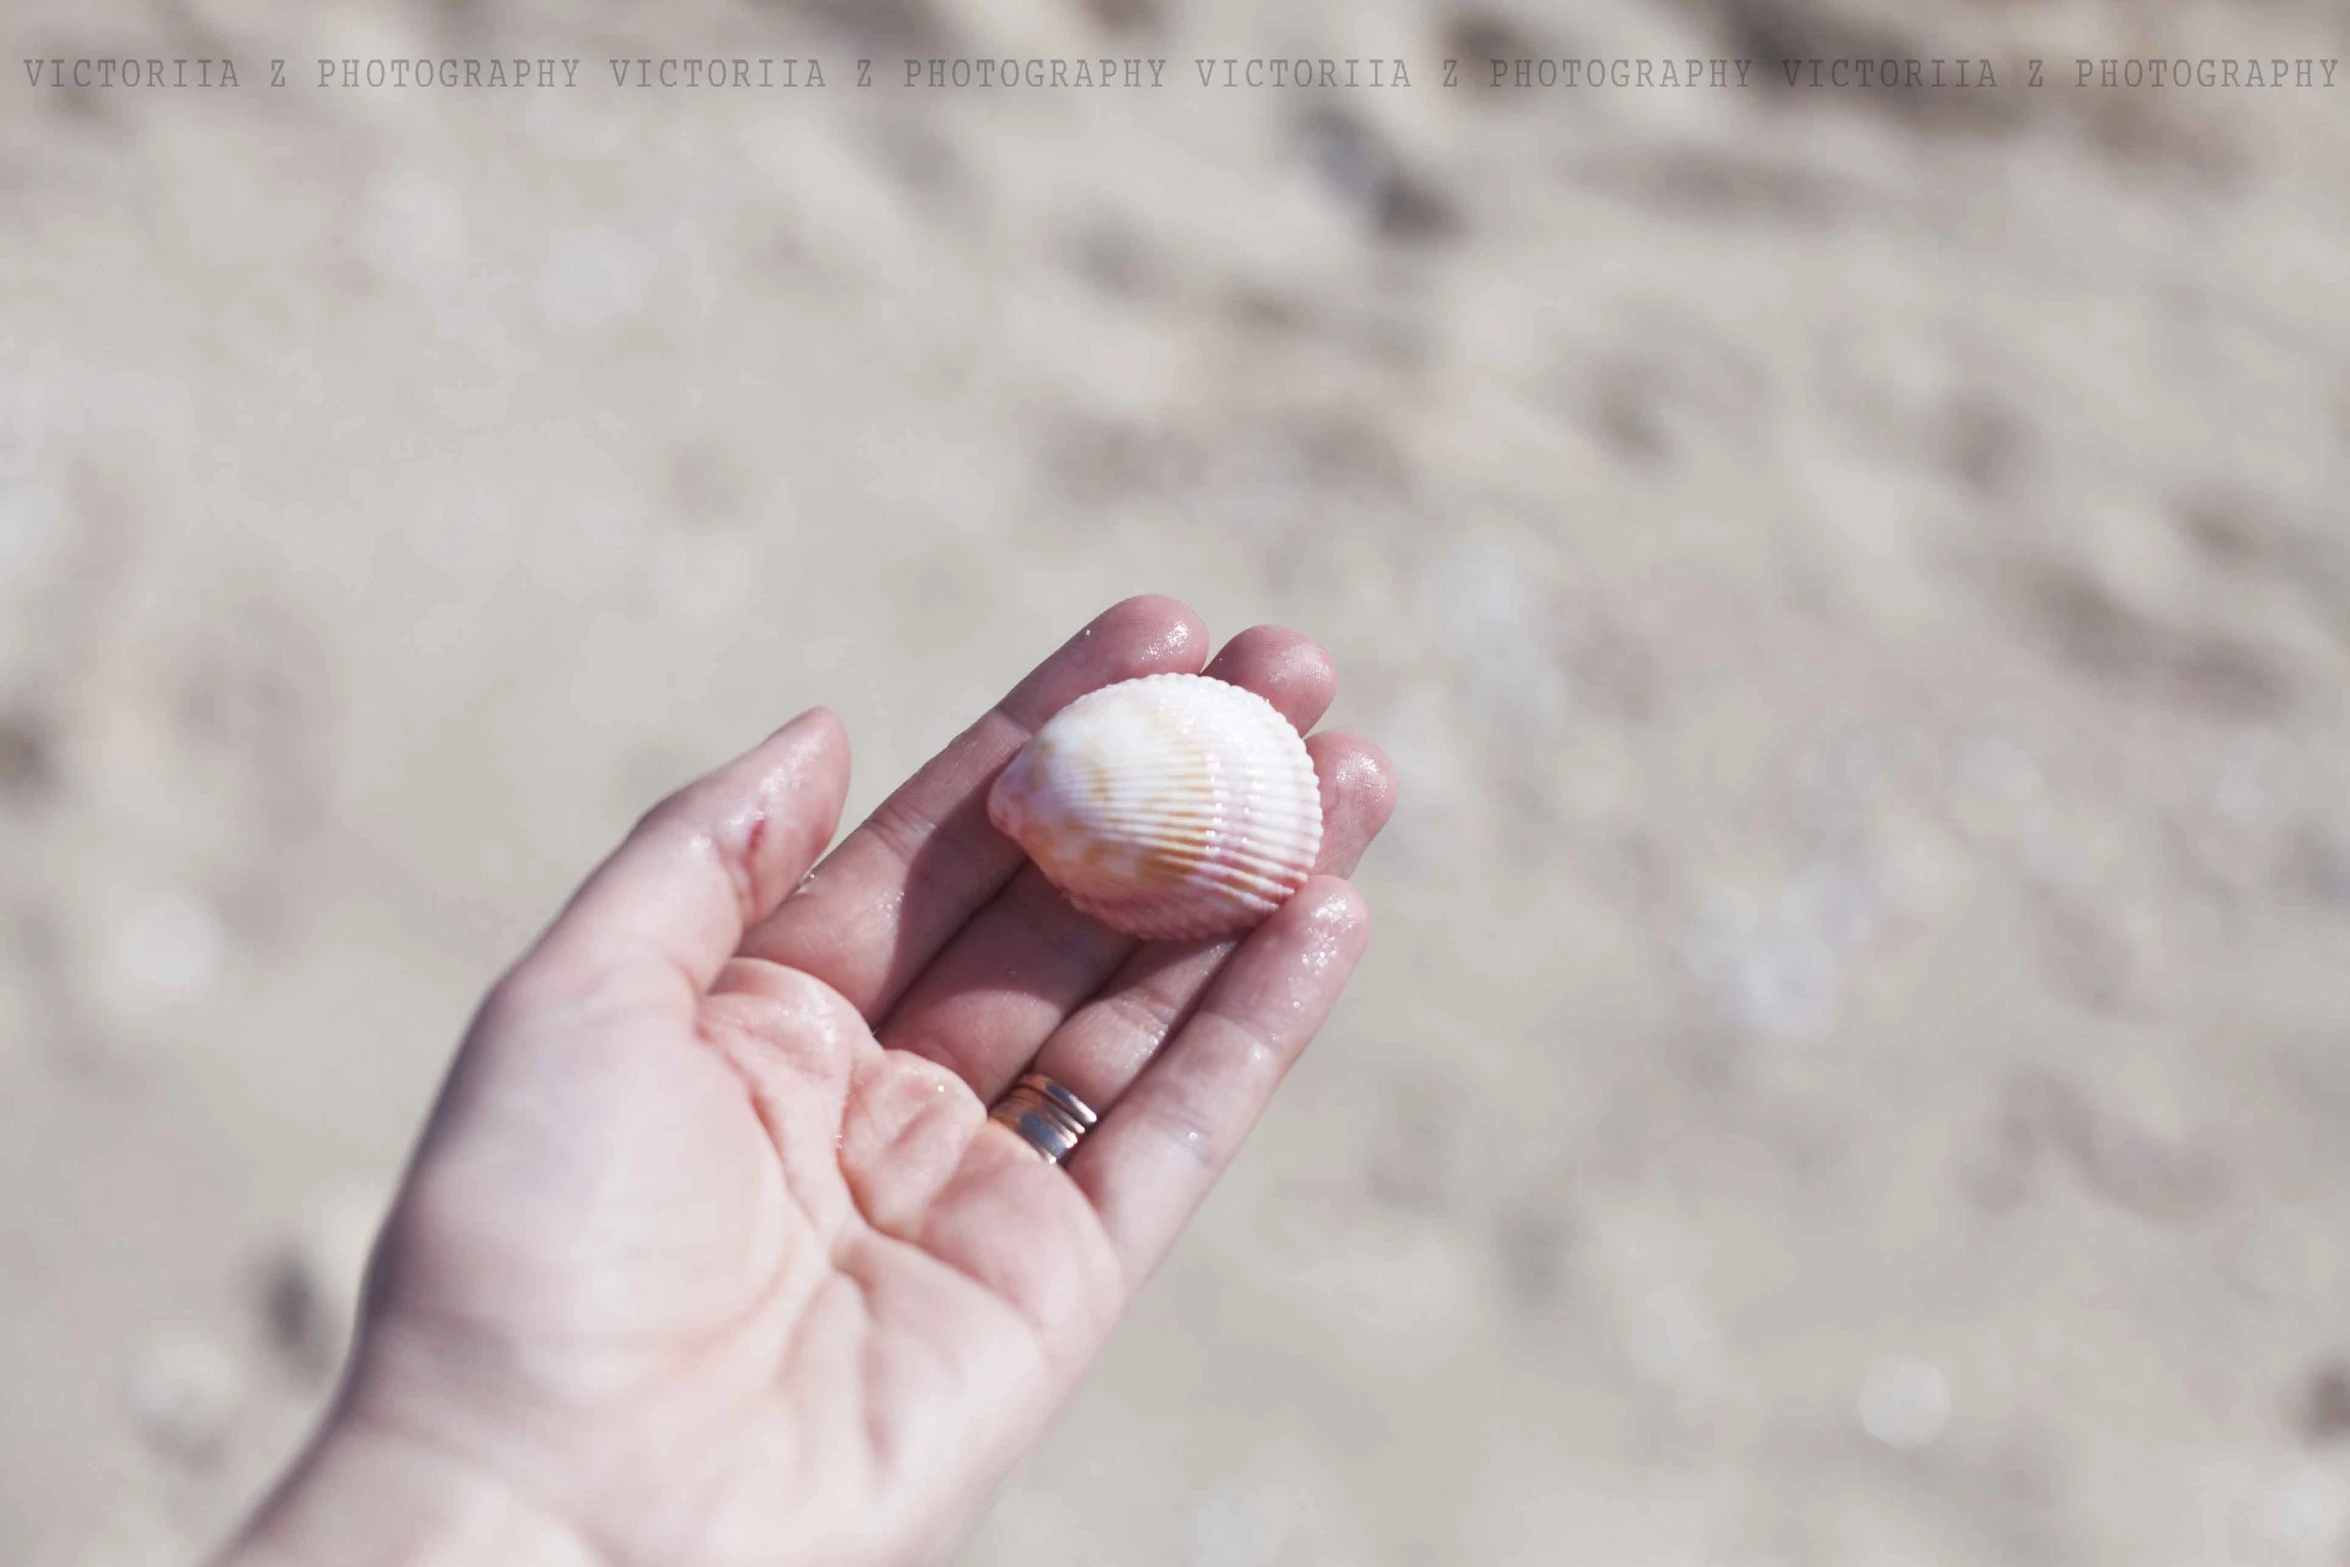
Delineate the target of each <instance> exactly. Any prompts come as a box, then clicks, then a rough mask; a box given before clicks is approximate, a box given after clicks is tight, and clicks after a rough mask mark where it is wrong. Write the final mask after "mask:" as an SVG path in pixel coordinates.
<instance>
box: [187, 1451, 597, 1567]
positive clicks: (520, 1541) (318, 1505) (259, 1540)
mask: <svg viewBox="0 0 2350 1567" xmlns="http://www.w3.org/2000/svg"><path fill="white" fill-rule="evenodd" d="M491 1564H498V1567H608V1564H607V1563H605V1562H604V1561H603V1560H602V1558H601V1557H599V1556H598V1555H597V1553H596V1552H595V1550H594V1549H593V1548H592V1547H590V1546H589V1545H588V1543H587V1541H586V1540H584V1539H583V1538H581V1536H580V1535H579V1534H578V1533H577V1532H576V1531H575V1530H573V1529H571V1528H570V1527H568V1526H567V1525H565V1524H564V1523H562V1522H561V1520H559V1519H557V1518H555V1517H554V1516H553V1515H552V1514H550V1513H548V1512H546V1511H545V1510H544V1509H541V1508H539V1507H537V1506H534V1505H533V1504H531V1503H530V1502H529V1501H528V1500H527V1499H525V1498H523V1497H521V1496H518V1495H517V1494H516V1493H515V1492H514V1491H513V1490H512V1488H511V1487H509V1486H507V1485H505V1484H504V1483H502V1482H501V1481H499V1480H497V1479H495V1478H494V1477H492V1476H490V1475H489V1474H487V1473H486V1472H484V1471H482V1470H481V1469H479V1468H478V1467H476V1466H474V1465H471V1464H468V1463H466V1462H465V1461H464V1460H462V1459H459V1458H455V1457H452V1456H450V1455H448V1454H446V1453H443V1452H440V1451H438V1450H437V1449H434V1448H430V1447H427V1446H425V1445H423V1444H421V1443H417V1442H412V1441H408V1440H406V1439H404V1438H401V1437H398V1436H394V1435H390V1434H387V1433H383V1432H380V1431H375V1430H372V1429H367V1428H364V1427H361V1426H358V1425H356V1424H353V1423H350V1422H347V1421H342V1420H334V1421H331V1422H330V1423H329V1425H328V1426H327V1428H326V1429H325V1430H324V1431H322V1432H321V1433H320V1434H319V1436H318V1438H317V1440H316V1441H315V1442H314V1443H313V1444H312V1446H311V1449H310V1451H309V1452H308V1453H307V1454H305V1455H304V1456H303V1459H302V1461H301V1463H300V1464H299V1465H297V1466H296V1468H295V1470H294V1472H293V1474H291V1475H290V1476H288V1477H287V1479H286V1481H285V1483H284V1484H283V1485H282V1486H280V1487H279V1489H278V1490H277V1492H276V1493H275V1494H274V1495H272V1496H271V1497H270V1498H269V1500H268V1501H266V1502H265V1503H263V1504H262V1507H261V1510H260V1511H259V1512H258V1513H256V1514H255V1515H254V1517H253V1519H252V1521H251V1522H250V1523H248V1524H247V1525H246V1526H245V1528H244V1529H243V1530H242V1531H241V1532H240V1533H239V1534H238V1535H237V1537H236V1538H235V1540H234V1541H233V1542H232V1543H231V1544H230V1545H229V1547H228V1549H227V1550H226V1552H225V1553H224V1554H223V1555H222V1556H221V1557H220V1558H219V1560H218V1562H217V1563H216V1564H215V1567H491Z"/></svg>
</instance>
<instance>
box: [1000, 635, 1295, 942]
mask: <svg viewBox="0 0 2350 1567" xmlns="http://www.w3.org/2000/svg"><path fill="white" fill-rule="evenodd" d="M987 815H988V820H990V821H992V822H993V823H995V826H996V830H997V831H999V832H1001V833H1003V834H1005V835H1006V836H1007V837H1010V838H1012V839H1014V840H1016V841H1017V842H1018V843H1019V845H1020V846H1021V847H1022V848H1024V849H1026V850H1027V851H1028V856H1029V858H1030V859H1032V860H1034V861H1035V862H1036V865H1037V868H1038V869H1039V870H1041V871H1043V872H1044V874H1045V877H1046V879H1047V880H1049V881H1051V882H1052V884H1053V885H1054V886H1055V887H1058V888H1059V889H1060V890H1061V894H1062V896H1064V897H1066V898H1067V899H1068V900H1069V901H1070V902H1071V903H1073V904H1075V905H1076V906H1077V907H1078V908H1079V909H1080V910H1082V911H1083V912H1085V913H1087V914H1090V915H1092V916H1093V917H1094V918H1095V919H1098V920H1100V921H1101V922H1102V923H1103V924H1105V925H1107V926H1109V927H1110V928H1111V929H1113V930H1119V931H1123V932H1125V933H1126V934H1127V935H1129V936H1138V937H1140V938H1142V939H1143V940H1146V941H1171V940H1186V939H1189V938H1192V937H1196V936H1215V935H1223V934H1225V933H1227V932H1230V931H1236V930H1245V929H1247V928H1248V927H1249V926H1251V925H1255V924H1257V923H1259V922H1261V921H1262V920H1264V919H1265V918H1266V916H1268V915H1270V914H1271V913H1272V912H1273V911H1274V910H1275V909H1278V908H1279V907H1281V905H1282V904H1284V903H1286V902H1287V901H1288V900H1289V899H1290V897H1291V896H1292V895H1294V894H1295V893H1296V892H1297V890H1298V889H1299V888H1300V887H1302V886H1304V885H1305V883H1306V878H1307V877H1308V876H1310V875H1312V874H1313V870H1314V857H1315V856H1316V855H1317V854H1319V853H1320V852H1321V848H1322V791H1321V787H1320V785H1319V784H1318V783H1316V781H1315V779H1314V762H1313V758H1312V757H1310V756H1308V755H1307V754H1306V746H1305V742H1304V741H1303V740H1301V739H1299V738H1298V733H1297V730H1296V729H1295V728H1294V727H1292V725H1291V724H1290V722H1289V720H1288V719H1286V718H1284V717H1282V716H1281V713H1280V710H1279V709H1277V708H1275V707H1274V706H1273V704H1272V703H1270V702H1268V701H1266V700H1265V699H1264V698H1263V697H1261V696H1258V695H1257V694H1256V693H1255V692H1253V691H1248V690H1244V689H1242V688H1241V687H1239V686H1235V685H1229V684H1227V683H1225V682H1224V681H1221V680H1213V679H1210V678H1209V677H1207V676H1205V675H1147V676H1145V677H1143V678H1142V679H1140V680H1128V681H1124V682H1122V683H1120V684H1118V685H1114V686H1104V687H1102V688H1101V689H1100V690H1098V691H1093V692H1089V693H1087V694H1086V695H1084V696H1081V697H1079V698H1078V699H1077V700H1076V701H1074V702H1072V703H1070V704H1069V705H1068V706H1067V707H1065V708H1063V709H1061V711H1060V712H1058V713H1056V714H1054V715H1053V717H1052V718H1051V719H1050V720H1049V721H1047V722H1046V724H1045V726H1044V727H1043V728H1041V729H1039V730H1038V731H1037V732H1036V734H1035V736H1034V738H1032V739H1031V740H1030V741H1029V742H1028V745H1027V748H1026V749H1024V750H1023V751H1021V753H1020V754H1019V755H1018V756H1016V757H1014V758H1013V759H1012V764H1011V765H1010V766H1009V767H1007V768H1005V769H1004V773H1003V776H1002V777H1000V778H998V779H997V780H996V784H995V788H994V789H993V790H992V791H991V792H990V793H989V795H988V797H987Z"/></svg>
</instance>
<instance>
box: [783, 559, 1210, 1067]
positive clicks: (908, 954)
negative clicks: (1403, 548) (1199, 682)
mask: <svg viewBox="0 0 2350 1567" xmlns="http://www.w3.org/2000/svg"><path fill="white" fill-rule="evenodd" d="M1207 656H1208V638H1207V628H1206V627H1205V626H1203V625H1202V624H1201V622H1200V618H1199V616H1198V615H1196V614H1194V613H1193V612H1192V610H1191V608H1190V606H1189V605H1186V604H1184V603H1182V602H1180V601H1178V600H1176V599H1171V598H1161V597H1158V596H1155V595H1146V596H1143V597H1140V598H1130V599H1127V600H1125V601H1124V602H1123V603H1120V604H1115V605H1113V606H1111V607H1110V608H1109V609H1107V610H1104V611H1103V612H1102V613H1101V614H1100V615H1098V616H1096V617H1095V618H1094V619H1093V621H1092V623H1090V624H1089V625H1087V626H1086V628H1085V629H1084V630H1082V631H1080V632H1078V633H1077V635H1075V636H1073V637H1071V638H1070V639H1069V640H1068V641H1067V642H1065V643H1063V644H1062V645H1061V647H1060V650H1059V651H1057V652H1055V653H1054V654H1053V655H1052V656H1051V657H1050V658H1047V659H1046V660H1045V661H1044V662H1043V663H1041V664H1039V665H1038V666H1037V667H1036V668H1035V669H1034V670H1033V671H1031V672H1030V673H1029V675H1028V677H1027V678H1026V679H1024V680H1022V681H1021V682H1020V683H1019V684H1018V685H1016V686H1014V687H1013V688H1012V689H1011V691H1010V693H1009V694H1007V695H1006V696H1005V697H1004V699H1003V700H1002V701H1001V702H998V703H997V704H996V705H995V706H994V707H993V708H991V709H990V710H989V711H988V712H987V713H986V715H985V716H983V717H982V718H980V720H979V721H978V722H977V723H975V724H973V725H972V726H971V727H970V728H968V729H966V730H964V731H963V732H962V733H961V734H960V735H957V736H956V737H955V738H954V739H953V740H952V741H950V742H948V744H947V747H946V749H945V750H943V751H941V752H939V754H938V755H937V756H935V757H932V758H931V759H930V761H928V762H927V763H925V764H924V765H923V766H922V768H921V770H920V771H918V772H916V773H915V774H914V776H913V777H911V778H909V779H907V780H906V782H905V783H904V784H902V785H900V786H899V788H898V790H897V791H896V792H895V793H894V794H892V795H891V796H890V797H889V798H888V799H886V800H884V801H883V802H882V803H881V805H880V806H879V808H877V809H876V810H875V811H874V813H873V814H872V815H871V816H869V817H867V818H866V819H865V821H864V823H863V824H862V825H861V826H859V827H858V828H857V830H856V831H855V832H852V833H851V834H849V836H848V837H847V838H845V839H843V840H842V842H841V845H840V847H839V848H837V849H835V850H833V851H832V853H831V854H830V855H828V856H826V858H825V860H824V862H823V863H822V864H821V865H819V866H817V867H816V871H815V874H814V875H813V876H811V877H810V878H809V880H808V884H807V885H806V886H805V887H803V888H802V889H801V890H800V891H799V892H797V893H795V894H794V895H793V896H792V897H790V898H789V899H787V900H786V901H785V902H784V904H783V906H782V907H781V908H779V909H777V910H776V911H775V912H774V913H773V914H771V915H769V916H768V917H767V918H766V919H764V920H762V921H761V922H760V923H759V924H758V925H757V926H755V927H753V928H752V929H751V930H750V931H749V932H748V933H747V934H746V935H745V936H744V938H743V943H742V952H743V955H744V956H746V957H752V958H764V959H766V960H767V961H769V962H772V963H781V964H784V965H787V966H789V967H791V968H796V969H800V970H803V971H804V972H806V973H809V974H813V975H815V976H816V977H817V978H818V979H821V980H823V981H824V982H825V983H826V984H828V985H830V986H832V988H833V989H835V990H837V991H839V992H840V993H841V994H842V995H843V996H846V997H847V998H848V999H849V1001H850V1003H851V1004H853V1005H854V1006H855V1007H856V1008H857V1010H858V1011H859V1012H861V1013H863V1014H864V1016H865V1018H866V1020H867V1021H868V1022H872V1023H879V1021H880V1020H881V1018H882V1017H883V1016H884V1015H885V1014H886V1013H887V1012H888V1011H889V1009H890V1007H892V1006H893V1005H895V1004H896V1002H897V999H898V997H899V996H901V995H903V994H904V993H905V990H906V987H907V986H908V985H909V984H911V983H912V982H913V980H914V977H915V976H916V975H917V974H920V973H921V972H922V970H923V968H924V967H925V966H926V965H927V964H928V963H929V962H930V960H931V958H932V957H933V956H934V955H935V954H936V953H937V952H938V951H939V949H940V948H942V947H944V946H945V945H946V943H947V940H948V938H949V937H951V936H953V935H954V933H955V932H956V931H958V930H960V929H961V928H962V927H963V924H964V922H965V921H967V920H969V919H970V918H971V916H972V915H973V914H975V913H976V912H978V910H979V909H980V908H981V907H982V906H983V905H985V904H986V903H987V901H988V900H989V899H990V898H992V897H994V896H995V894H996V893H997V892H998V891H999V890H1000V889H1001V888H1002V887H1003V885H1004V884H1005V883H1006V882H1008V881H1010V880H1011V879H1012V875H1013V873H1014V872H1015V871H1017V870H1018V869H1019V868H1020V863H1021V860H1022V859H1023V857H1024V856H1023V853H1022V851H1021V848H1020V846H1019V845H1018V844H1016V843H1013V842H1012V841H1011V840H1010V839H1008V838H1006V837H1005V836H1004V835H1003V834H1001V833H999V832H997V831H996V830H995V827H994V826H993V824H991V823H990V822H989V821H988V819H987V790H988V786H989V785H990V784H992V783H993V782H994V781H995V776H996V774H997V773H998V772H1000V771H1002V769H1003V767H1004V765H1005V764H1006V763H1008V762H1009V761H1011V759H1012V758H1013V757H1014V756H1015V755H1017V754H1018V752H1019V750H1020V748H1021V747H1022V746H1024V745H1026V744H1027V743H1028V740H1029V737H1030V736H1032V735H1034V734H1035V733H1036V731H1037V730H1038V729H1039V728H1041V727H1043V724H1044V721H1045V720H1046V719H1048V718H1050V717H1052V716H1053V714H1055V713H1057V712H1059V711H1060V710H1061V709H1062V708H1064V707H1066V706H1068V705H1069V704H1070V703H1071V702H1074V701H1075V700H1077V698H1079V697H1081V696H1083V695H1084V694H1085V693H1086V692H1088V691H1091V690H1094V689H1095V688H1097V687H1100V686H1106V685H1112V684H1115V683H1116V682H1118V681H1121V680H1133V679H1136V678H1138V677H1140V676H1143V675H1157V674H1170V673H1172V674H1197V673H1198V672H1199V670H1200V668H1201V667H1202V666H1203V665H1204V664H1205V663H1206V662H1207Z"/></svg>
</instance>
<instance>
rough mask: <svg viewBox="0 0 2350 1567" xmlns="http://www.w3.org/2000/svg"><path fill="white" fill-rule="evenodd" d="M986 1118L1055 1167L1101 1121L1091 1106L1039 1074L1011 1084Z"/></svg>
mask: <svg viewBox="0 0 2350 1567" xmlns="http://www.w3.org/2000/svg"><path fill="white" fill-rule="evenodd" d="M987 1115H988V1119H989V1120H991V1121H1001V1122H1002V1123H1003V1124H1004V1125H1006V1126H1008V1127H1010V1128H1011V1129H1012V1130H1013V1131H1014V1132H1016V1133H1018V1134H1019V1136H1020V1140H1021V1141H1023V1142H1025V1143H1026V1144H1028V1146H1029V1147H1031V1148H1033V1149H1035V1150H1036V1151H1037V1153H1038V1155H1039V1156H1040V1157H1042V1158H1043V1160H1044V1162H1045V1163H1047V1164H1059V1163H1060V1162H1061V1161H1062V1160H1064V1159H1066V1158H1068V1157H1069V1155H1070V1154H1072V1153H1074V1152H1076V1151H1077V1145H1078V1144H1079V1143H1080V1142H1082V1141H1083V1140H1084V1138H1085V1134H1086V1133H1088V1132H1090V1131H1092V1130H1093V1128H1094V1123H1095V1122H1097V1121H1099V1120H1100V1119H1101V1117H1100V1116H1098V1115H1095V1114H1094V1113H1093V1107H1092V1106H1091V1105H1089V1104H1087V1103H1086V1102H1085V1101H1084V1100H1082V1099H1080V1098H1078V1097H1077V1096H1076V1095H1075V1094H1073V1093H1071V1092H1069V1090H1068V1089H1066V1088H1063V1087H1062V1086H1061V1085H1060V1084H1058V1083H1056V1082H1054V1081H1053V1080H1052V1079H1051V1078H1049V1077H1047V1076H1045V1075H1044V1074H1043V1073H1042V1072H1031V1073H1029V1074H1028V1075H1027V1076H1026V1077H1023V1078H1021V1079H1020V1081H1018V1082H1017V1083H1014V1084H1013V1085H1012V1091H1011V1092H1010V1093H1008V1094H1006V1095H1004V1097H1003V1098H1001V1099H999V1100H997V1101H996V1106H995V1108H994V1109H993V1110H990V1111H989V1112H988V1113H987Z"/></svg>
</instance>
